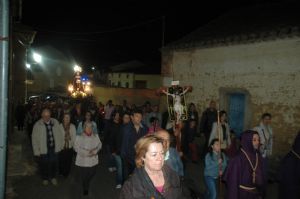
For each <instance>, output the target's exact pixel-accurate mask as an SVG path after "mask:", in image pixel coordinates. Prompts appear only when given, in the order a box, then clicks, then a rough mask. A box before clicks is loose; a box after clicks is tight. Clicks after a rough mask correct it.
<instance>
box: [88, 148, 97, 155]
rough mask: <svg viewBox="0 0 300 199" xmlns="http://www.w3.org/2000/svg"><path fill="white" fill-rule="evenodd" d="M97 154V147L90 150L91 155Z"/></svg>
mask: <svg viewBox="0 0 300 199" xmlns="http://www.w3.org/2000/svg"><path fill="white" fill-rule="evenodd" d="M96 154H97V152H96V150H95V149H93V150H90V152H89V155H90V156H94V155H96Z"/></svg>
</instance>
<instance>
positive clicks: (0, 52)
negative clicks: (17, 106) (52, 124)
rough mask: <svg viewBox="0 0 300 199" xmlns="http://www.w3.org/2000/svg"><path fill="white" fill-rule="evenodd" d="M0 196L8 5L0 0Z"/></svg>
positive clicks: (1, 190) (1, 195)
mask: <svg viewBox="0 0 300 199" xmlns="http://www.w3.org/2000/svg"><path fill="white" fill-rule="evenodd" d="M0 15H1V16H0V198H4V195H5V177H6V148H7V102H8V89H7V88H8V58H9V56H8V54H9V50H8V41H9V39H8V38H9V5H8V0H0Z"/></svg>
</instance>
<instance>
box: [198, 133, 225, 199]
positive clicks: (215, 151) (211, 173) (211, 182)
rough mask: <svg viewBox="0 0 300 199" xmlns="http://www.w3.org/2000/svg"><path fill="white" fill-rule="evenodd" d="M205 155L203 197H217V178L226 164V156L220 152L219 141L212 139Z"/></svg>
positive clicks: (213, 198) (209, 198)
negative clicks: (204, 192) (204, 189)
mask: <svg viewBox="0 0 300 199" xmlns="http://www.w3.org/2000/svg"><path fill="white" fill-rule="evenodd" d="M208 151H209V152H208V153H207V154H206V156H205V168H204V180H205V184H206V187H207V191H206V194H205V199H216V198H217V180H218V177H221V176H222V175H223V172H224V171H225V168H226V166H227V157H226V156H225V155H224V153H222V152H221V147H220V142H219V140H218V139H213V140H212V141H211V143H210V145H209V149H208Z"/></svg>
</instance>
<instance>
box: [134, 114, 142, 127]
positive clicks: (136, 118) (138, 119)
mask: <svg viewBox="0 0 300 199" xmlns="http://www.w3.org/2000/svg"><path fill="white" fill-rule="evenodd" d="M142 119H143V116H142V114H140V113H134V114H133V115H132V116H131V120H132V123H133V124H134V125H140V124H141V121H142Z"/></svg>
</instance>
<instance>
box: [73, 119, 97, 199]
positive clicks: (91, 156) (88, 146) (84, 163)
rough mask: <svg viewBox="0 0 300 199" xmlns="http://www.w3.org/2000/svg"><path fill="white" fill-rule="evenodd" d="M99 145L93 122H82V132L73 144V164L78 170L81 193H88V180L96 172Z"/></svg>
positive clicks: (89, 180)
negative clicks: (74, 157) (74, 159)
mask: <svg viewBox="0 0 300 199" xmlns="http://www.w3.org/2000/svg"><path fill="white" fill-rule="evenodd" d="M101 147H102V143H101V141H100V139H99V137H98V134H96V133H94V132H93V124H92V123H91V122H86V123H84V126H83V133H82V134H81V135H78V136H77V137H76V141H75V146H74V149H75V151H76V152H77V155H76V161H75V165H76V167H77V169H78V172H79V177H80V179H79V181H80V182H81V184H82V187H83V195H88V191H89V186H90V182H91V180H92V178H93V177H94V176H95V174H96V166H97V165H98V163H99V160H98V151H99V150H100V149H101Z"/></svg>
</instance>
